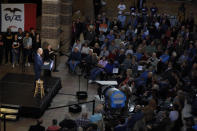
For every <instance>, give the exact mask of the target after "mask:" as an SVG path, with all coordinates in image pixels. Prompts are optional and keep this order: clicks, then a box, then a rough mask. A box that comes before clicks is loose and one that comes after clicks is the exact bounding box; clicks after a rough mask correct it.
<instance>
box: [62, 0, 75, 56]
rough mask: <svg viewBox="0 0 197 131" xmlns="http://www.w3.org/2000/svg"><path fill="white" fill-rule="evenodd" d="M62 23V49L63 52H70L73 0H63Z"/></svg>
mask: <svg viewBox="0 0 197 131" xmlns="http://www.w3.org/2000/svg"><path fill="white" fill-rule="evenodd" d="M60 24H61V35H60V43H61V48H60V51H61V53H63V54H66V53H68V52H69V47H70V40H71V28H72V0H61V11H60Z"/></svg>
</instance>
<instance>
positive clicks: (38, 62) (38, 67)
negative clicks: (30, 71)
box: [34, 48, 43, 81]
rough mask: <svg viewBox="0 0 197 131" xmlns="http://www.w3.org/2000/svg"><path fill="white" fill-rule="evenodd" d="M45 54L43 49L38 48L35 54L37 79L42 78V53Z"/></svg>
mask: <svg viewBox="0 0 197 131" xmlns="http://www.w3.org/2000/svg"><path fill="white" fill-rule="evenodd" d="M42 54H43V49H42V48H38V50H37V53H36V54H35V56H34V72H35V80H36V81H37V80H40V76H41V71H42V66H43V60H42V57H41V55H42Z"/></svg>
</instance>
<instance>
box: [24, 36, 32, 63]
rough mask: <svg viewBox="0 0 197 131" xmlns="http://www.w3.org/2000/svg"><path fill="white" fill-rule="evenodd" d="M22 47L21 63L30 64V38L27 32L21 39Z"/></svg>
mask: <svg viewBox="0 0 197 131" xmlns="http://www.w3.org/2000/svg"><path fill="white" fill-rule="evenodd" d="M23 48H24V53H23V64H25V65H26V66H30V61H31V60H30V59H31V58H30V57H31V49H32V38H31V37H30V36H29V33H28V32H27V33H26V34H25V37H24V39H23ZM27 58H28V62H27V64H26V59H27Z"/></svg>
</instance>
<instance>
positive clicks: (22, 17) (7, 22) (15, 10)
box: [0, 4, 36, 32]
mask: <svg viewBox="0 0 197 131" xmlns="http://www.w3.org/2000/svg"><path fill="white" fill-rule="evenodd" d="M0 8H1V9H0V14H1V32H6V31H7V28H11V30H12V31H13V32H16V31H17V30H18V28H22V29H23V30H25V31H29V29H30V28H34V29H36V5H35V4H1V7H0Z"/></svg>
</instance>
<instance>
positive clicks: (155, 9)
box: [150, 2, 158, 16]
mask: <svg viewBox="0 0 197 131" xmlns="http://www.w3.org/2000/svg"><path fill="white" fill-rule="evenodd" d="M150 11H151V15H152V16H155V15H157V11H158V8H157V6H156V4H155V2H153V4H152V7H151V8H150Z"/></svg>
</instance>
